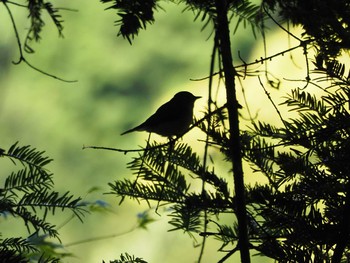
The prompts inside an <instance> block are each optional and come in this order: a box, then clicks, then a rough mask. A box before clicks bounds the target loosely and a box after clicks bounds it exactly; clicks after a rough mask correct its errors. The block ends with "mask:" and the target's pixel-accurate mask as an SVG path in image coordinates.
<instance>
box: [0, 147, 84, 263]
mask: <svg viewBox="0 0 350 263" xmlns="http://www.w3.org/2000/svg"><path fill="white" fill-rule="evenodd" d="M0 156H1V157H3V158H5V159H8V160H10V161H12V163H13V164H14V165H19V166H20V167H19V169H17V170H16V171H13V172H11V174H10V175H8V176H7V178H6V179H5V182H4V186H3V188H1V191H0V215H2V216H3V217H5V218H6V217H9V216H12V217H14V218H17V219H21V220H22V221H23V223H24V225H25V226H26V228H27V230H28V233H29V234H31V235H30V237H28V238H27V239H23V238H7V239H2V240H1V241H0V248H2V250H1V249H0V250H1V251H3V254H0V257H1V258H6V259H8V260H10V259H11V258H18V259H20V258H23V259H25V258H27V257H34V256H35V257H36V255H37V254H38V253H39V247H40V245H43V244H44V243H45V239H46V238H49V237H54V238H59V235H58V232H57V230H56V228H55V226H54V225H52V224H51V223H49V222H48V220H47V215H48V214H49V213H50V214H53V215H54V214H55V212H56V210H57V209H60V210H66V209H69V210H71V211H72V212H73V213H74V214H75V216H77V217H78V218H79V219H80V220H82V216H83V215H84V208H83V206H82V205H81V199H80V198H74V197H73V196H72V195H70V194H69V192H66V193H63V194H60V193H58V192H56V191H54V190H53V180H52V174H51V173H50V172H49V170H47V168H46V167H47V165H48V164H49V163H50V162H51V161H52V159H50V158H48V157H47V156H45V155H44V152H41V151H37V150H36V149H35V148H32V147H31V146H19V145H18V143H15V144H13V145H12V146H11V147H10V148H9V149H8V150H7V151H5V150H2V151H1V153H0ZM34 234H35V236H37V238H36V239H35V240H36V241H35V242H34V239H33V237H34ZM38 237H41V241H42V242H37V241H38V240H39V239H38ZM1 251H0V252H1ZM34 252H36V253H34ZM10 255H13V256H11V257H10ZM46 259H47V257H46ZM7 262H11V261H7ZM18 262H20V260H19V261H18ZM43 262H45V261H43Z"/></svg>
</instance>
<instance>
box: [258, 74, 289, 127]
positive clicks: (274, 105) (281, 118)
mask: <svg viewBox="0 0 350 263" xmlns="http://www.w3.org/2000/svg"><path fill="white" fill-rule="evenodd" d="M258 79H259V83H260V86H261V87H262V88H263V90H264V91H265V94H266V96H267V98H268V99H269V101H270V102H271V104H272V106H273V107H274V108H275V110H276V112H277V114H278V116H279V118H280V120H281V121H282V123H283V125H284V127H286V124H285V120H284V119H283V117H282V114H281V112H280V111H279V109H278V107H277V105H276V104H275V102H274V101H273V100H272V98H271V95H270V93H268V92H267V90H266V88H265V86H264V84H263V83H262V81H261V79H260V77H259V76H258Z"/></svg>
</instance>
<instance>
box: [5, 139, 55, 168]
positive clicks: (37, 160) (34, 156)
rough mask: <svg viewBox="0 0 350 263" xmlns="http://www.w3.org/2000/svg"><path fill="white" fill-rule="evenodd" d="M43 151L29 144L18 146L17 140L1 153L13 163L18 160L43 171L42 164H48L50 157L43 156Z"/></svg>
mask: <svg viewBox="0 0 350 263" xmlns="http://www.w3.org/2000/svg"><path fill="white" fill-rule="evenodd" d="M44 153H45V152H44V151H37V150H36V149H35V148H32V147H31V146H29V145H27V146H18V142H16V143H15V144H13V145H12V146H11V147H10V149H9V150H8V151H7V152H6V153H5V154H3V155H4V156H7V157H9V158H10V159H11V160H12V161H13V162H14V163H16V161H19V162H20V163H22V164H23V165H24V166H28V167H29V168H30V169H38V170H39V171H42V172H45V170H44V166H46V165H48V164H49V163H50V162H51V161H52V159H51V158H49V157H47V156H44Z"/></svg>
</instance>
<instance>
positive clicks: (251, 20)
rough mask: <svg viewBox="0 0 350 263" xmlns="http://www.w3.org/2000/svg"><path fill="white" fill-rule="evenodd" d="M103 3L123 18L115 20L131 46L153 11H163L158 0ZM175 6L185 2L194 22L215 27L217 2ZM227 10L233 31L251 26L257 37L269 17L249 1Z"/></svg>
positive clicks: (236, 0) (238, 0)
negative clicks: (231, 20) (159, 9)
mask: <svg viewBox="0 0 350 263" xmlns="http://www.w3.org/2000/svg"><path fill="white" fill-rule="evenodd" d="M100 1H101V2H102V3H108V4H110V6H109V7H108V8H107V9H114V10H116V11H117V15H118V16H119V18H120V19H118V20H116V22H115V25H116V26H118V27H119V33H118V36H119V35H121V36H122V37H124V38H126V39H127V40H128V41H129V43H130V44H131V42H132V40H133V39H134V37H135V36H137V35H138V33H139V31H140V30H141V29H146V26H147V25H148V24H152V23H154V21H155V20H154V12H155V11H157V9H158V8H160V6H159V4H158V3H157V1H156V0H147V1H141V0H136V1H127V0H100ZM172 2H174V3H176V4H180V3H184V4H185V8H184V11H188V10H189V11H192V12H193V13H194V14H195V19H198V18H200V19H201V21H203V22H204V26H203V27H206V26H207V25H209V24H210V23H212V24H213V25H214V26H216V24H217V22H216V19H217V11H216V7H215V6H216V3H215V0H177V1H176V0H173V1H172ZM227 5H228V7H227V8H228V10H229V11H230V17H231V19H232V18H234V17H236V18H237V23H236V27H235V30H234V32H236V30H237V28H238V27H239V26H240V25H241V24H243V25H244V26H246V25H247V24H248V25H250V26H251V28H252V30H253V33H254V35H255V32H256V30H257V29H258V30H261V29H262V28H261V26H262V24H261V23H262V21H263V20H264V19H266V15H265V14H264V13H263V12H261V8H260V6H259V5H256V4H255V3H252V2H251V1H248V0H231V1H227Z"/></svg>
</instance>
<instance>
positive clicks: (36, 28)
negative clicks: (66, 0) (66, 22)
mask: <svg viewBox="0 0 350 263" xmlns="http://www.w3.org/2000/svg"><path fill="white" fill-rule="evenodd" d="M27 2H28V6H27V8H28V12H29V14H28V18H29V19H30V27H29V30H28V34H27V37H26V39H25V44H24V50H25V51H26V52H28V53H33V52H34V50H33V49H32V48H31V43H32V41H36V42H38V41H39V40H40V39H41V31H42V29H43V27H44V26H45V22H44V20H43V13H42V11H43V10H44V11H46V12H47V14H48V15H49V16H50V18H51V19H52V22H53V23H54V25H55V26H56V28H57V30H58V34H59V36H63V35H62V32H63V20H62V17H61V15H60V14H59V10H58V9H57V8H55V7H54V6H53V5H52V3H50V2H45V1H43V0H28V1H27Z"/></svg>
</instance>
